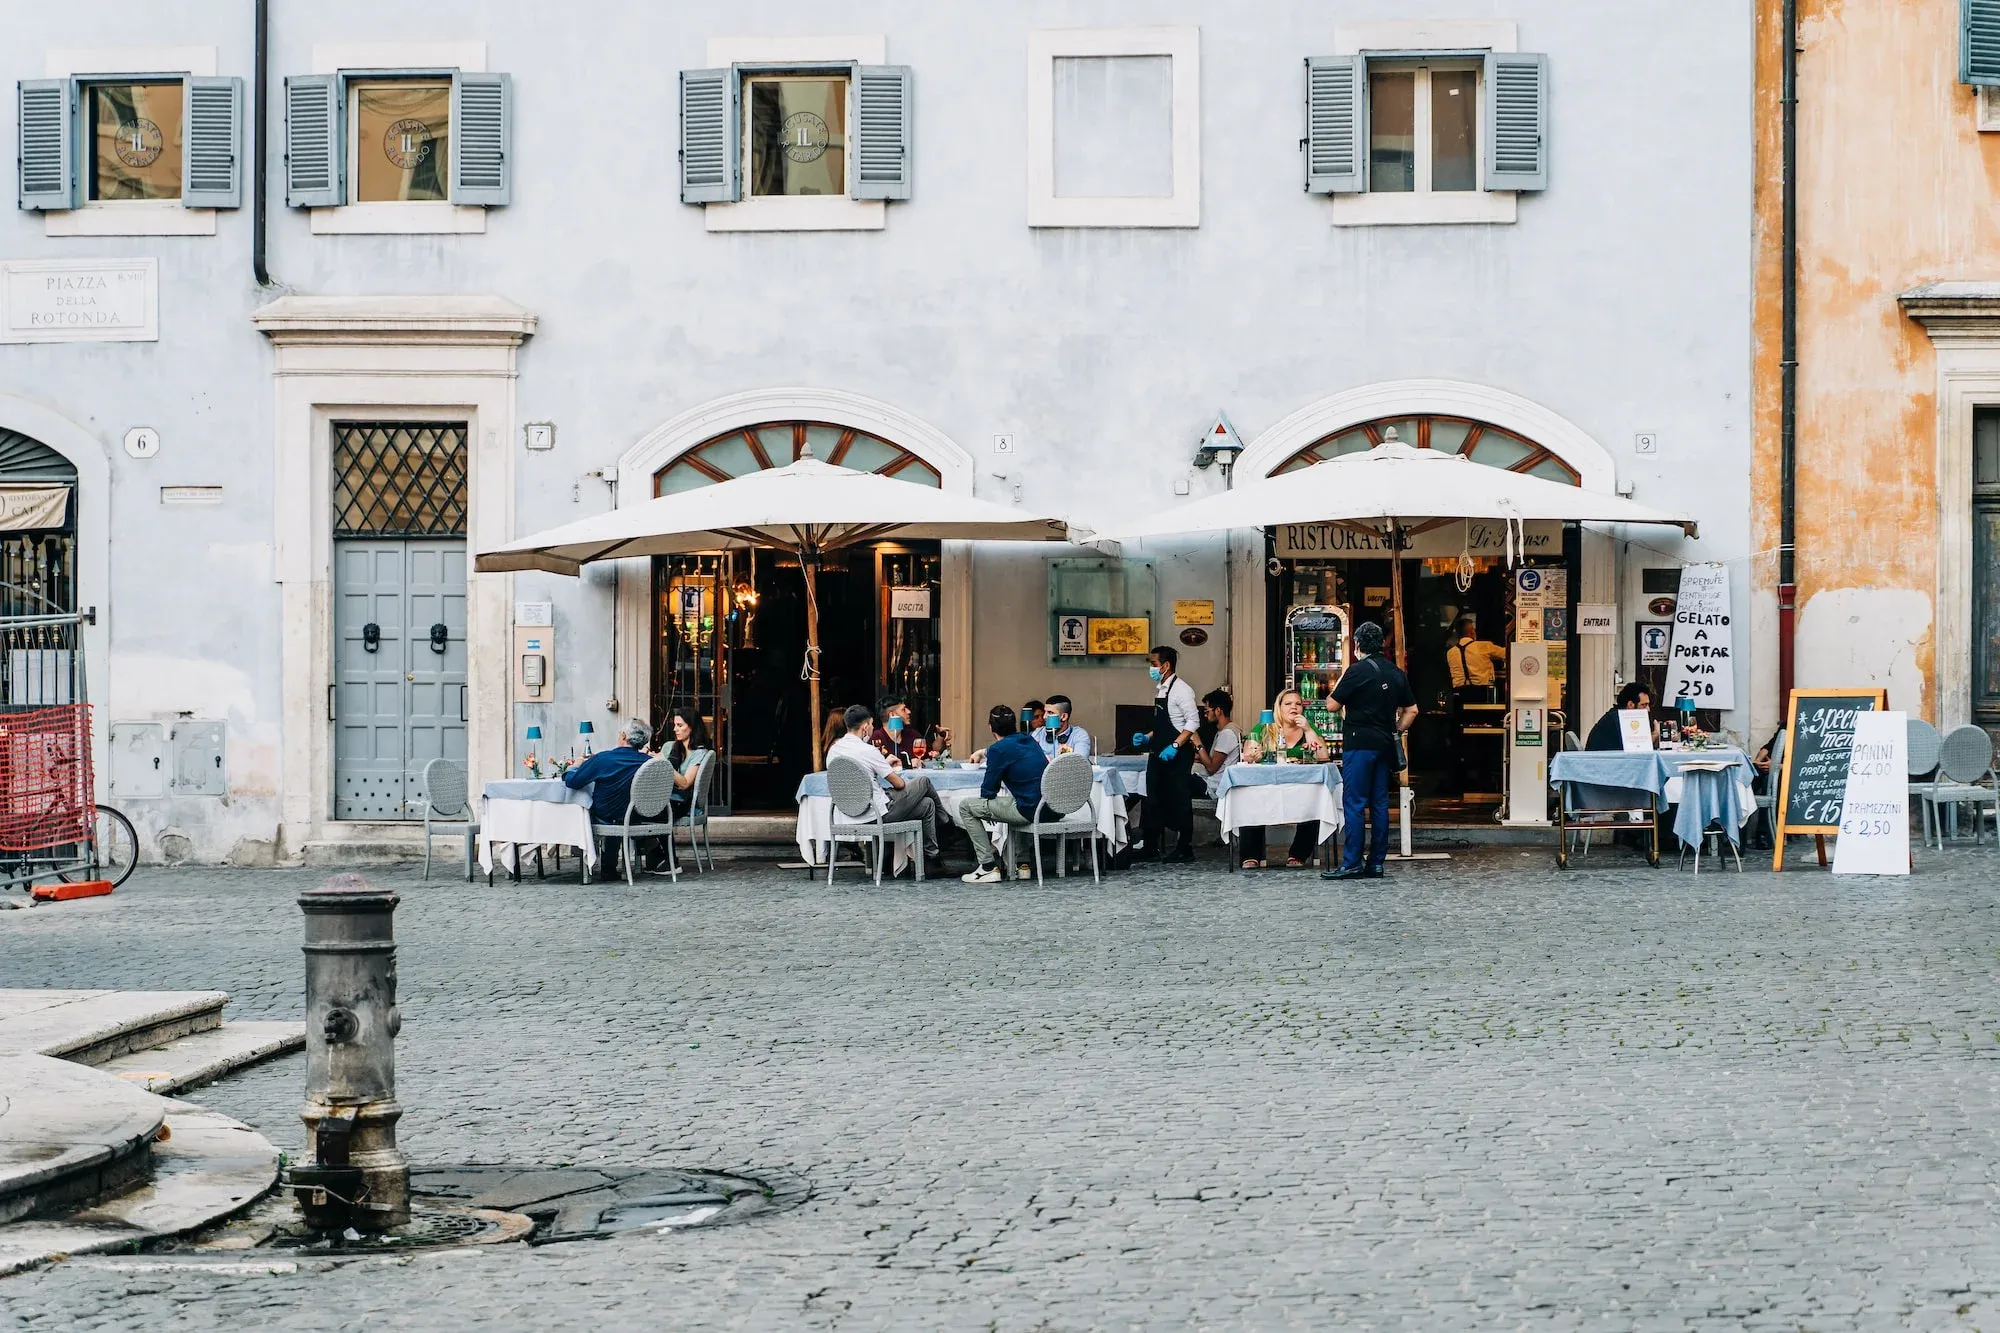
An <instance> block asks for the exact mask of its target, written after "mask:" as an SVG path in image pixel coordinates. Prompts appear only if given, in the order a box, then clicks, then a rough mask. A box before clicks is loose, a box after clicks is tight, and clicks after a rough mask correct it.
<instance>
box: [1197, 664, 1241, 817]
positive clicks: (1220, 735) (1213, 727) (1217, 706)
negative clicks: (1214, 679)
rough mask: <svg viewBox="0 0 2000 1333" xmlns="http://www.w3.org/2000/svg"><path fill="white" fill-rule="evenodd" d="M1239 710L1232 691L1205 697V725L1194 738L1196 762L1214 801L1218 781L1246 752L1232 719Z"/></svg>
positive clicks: (1209, 794) (1202, 717)
mask: <svg viewBox="0 0 2000 1333" xmlns="http://www.w3.org/2000/svg"><path fill="white" fill-rule="evenodd" d="M1235 707H1236V700H1235V698H1234V697H1233V696H1232V695H1231V694H1230V693H1229V691H1228V690H1210V691H1209V692H1208V693H1207V694H1204V695H1202V696H1201V723H1202V725H1201V730H1200V731H1197V732H1196V733H1195V735H1194V762H1195V765H1196V767H1198V768H1200V769H1201V780H1202V783H1203V785H1204V786H1205V787H1207V789H1208V796H1209V799H1210V800H1214V799H1215V779H1216V778H1217V777H1218V776H1219V775H1220V774H1221V773H1222V770H1223V769H1225V768H1227V767H1229V766H1230V765H1231V764H1233V763H1235V762H1236V760H1237V757H1238V756H1239V755H1241V754H1242V753H1243V740H1242V738H1241V737H1240V736H1238V735H1237V734H1236V722H1235V719H1234V718H1232V717H1231V716H1230V713H1231V712H1232V711H1233V710H1234V709H1235Z"/></svg>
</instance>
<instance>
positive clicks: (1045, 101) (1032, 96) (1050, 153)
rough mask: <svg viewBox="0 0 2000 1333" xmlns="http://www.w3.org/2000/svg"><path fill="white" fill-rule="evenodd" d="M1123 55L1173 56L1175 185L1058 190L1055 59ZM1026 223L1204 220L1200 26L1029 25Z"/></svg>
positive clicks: (1185, 223) (1177, 223) (1190, 223)
mask: <svg viewBox="0 0 2000 1333" xmlns="http://www.w3.org/2000/svg"><path fill="white" fill-rule="evenodd" d="M1119 56H1167V57H1168V58H1169V59H1170V60H1171V61H1172V62H1173V72H1172V76H1171V87H1172V89H1173V99H1172V100H1173V111H1172V120H1173V126H1172V134H1173V168H1174V192H1173V193H1172V194H1170V195H1159V196H1153V197H1140V198H1090V197H1076V196H1069V195H1057V194H1056V93H1055V69H1056V61H1057V60H1059V59H1073V58H1076V57H1086V58H1088V57H1113V58H1116V57H1119ZM1028 225H1029V226H1030V227H1199V226H1200V225H1201V29H1200V28H1196V27H1180V28H1037V29H1034V30H1032V31H1031V32H1029V33H1028Z"/></svg>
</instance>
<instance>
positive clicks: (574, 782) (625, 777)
mask: <svg viewBox="0 0 2000 1333" xmlns="http://www.w3.org/2000/svg"><path fill="white" fill-rule="evenodd" d="M620 740H621V741H622V742H623V743H622V744H619V745H614V746H613V747H612V748H610V749H609V750H599V751H598V752H597V753H596V754H594V755H592V756H590V758H588V759H586V760H584V761H583V762H582V763H580V764H575V765H573V766H572V767H571V768H570V770H569V772H567V773H565V774H563V785H564V786H565V787H571V788H576V789H579V790H580V789H582V788H584V787H589V788H590V822H591V823H593V824H623V823H624V822H625V807H626V806H628V805H629V804H631V801H632V775H633V774H635V773H637V772H638V771H639V769H640V768H641V767H642V766H643V765H644V764H645V763H646V761H647V760H649V759H651V758H652V757H653V756H652V755H650V754H648V753H646V747H647V746H648V745H650V744H652V742H653V729H652V728H651V727H649V726H647V725H646V724H645V723H644V722H641V721H640V720H639V719H638V718H636V717H635V718H633V719H632V720H631V721H629V722H627V723H626V724H625V733H624V735H623V736H622V737H620ZM648 841H650V839H648ZM617 847H618V844H617V843H615V842H614V843H611V844H610V845H609V849H608V850H607V851H606V852H605V854H604V858H603V860H602V861H601V862H600V863H599V867H598V868H599V870H600V871H602V872H603V873H605V874H609V873H610V872H612V871H613V870H616V869H617V868H618V852H617V850H616V849H617ZM634 848H635V850H636V848H637V844H636V843H635V844H634ZM634 868H635V869H636V868H637V867H634Z"/></svg>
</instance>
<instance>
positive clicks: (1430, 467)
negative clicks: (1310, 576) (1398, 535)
mask: <svg viewBox="0 0 2000 1333" xmlns="http://www.w3.org/2000/svg"><path fill="white" fill-rule="evenodd" d="M1457 519H1493V520H1503V521H1514V522H1522V523H1525V522H1528V521H1530V520H1533V519H1545V520H1561V521H1564V522H1571V523H1646V524H1655V525H1660V526H1665V527H1676V528H1679V529H1681V531H1683V532H1685V533H1686V534H1687V535H1688V536H1690V537H1692V536H1694V535H1695V521H1694V520H1693V519H1692V518H1689V517H1688V516H1687V515H1685V514H1676V513H1669V512H1668V511H1666V510H1662V509H1653V508H1650V507H1648V506H1646V505H1642V504H1639V503H1637V502H1635V501H1632V500H1627V499H1626V498H1624V497H1623V496H1620V495H1606V494H1604V493H1603V492H1601V491H1587V490H1584V489H1582V488H1581V487H1578V486H1565V485H1563V484H1562V483H1560V482H1554V481H1545V480H1543V479H1542V478H1540V477H1531V476H1528V475H1526V474H1525V473H1520V472H1508V471H1506V470H1505V469H1503V468H1496V467H1488V466H1486V465H1485V464H1482V463H1475V462H1473V461H1471V460H1470V459H1468V458H1463V457H1460V456H1459V455H1457V454H1448V453H1445V452H1443V451H1442V450H1437V449H1416V448H1412V447H1411V446H1409V445H1407V444H1399V443H1395V442H1393V441H1392V442H1388V443H1384V444H1378V445H1376V446H1375V447H1374V448H1373V449H1370V450H1368V451H1367V452H1366V453H1354V454H1345V455H1342V456H1341V457H1339V458H1335V459H1332V460H1330V461H1328V462H1325V463H1315V464H1313V465H1312V466H1311V467H1306V468H1300V469H1298V470H1297V471H1294V472H1282V473H1279V474H1277V475H1275V476H1270V477H1265V478H1264V479H1263V480H1261V481H1254V482H1251V483H1250V484H1248V485H1245V486H1238V487H1237V488H1235V489H1234V490H1230V491H1225V492H1223V493H1222V494H1220V495H1212V496H1209V497H1207V498H1206V499H1202V500H1196V501H1193V502H1192V503H1189V504H1183V505H1177V506H1175V507H1174V508H1172V509H1167V510H1163V511H1161V512H1160V513H1158V514H1154V515H1152V516H1151V517H1149V518H1143V519H1139V520H1137V521H1135V522H1132V523H1128V524H1122V525H1119V524H1114V525H1113V526H1112V528H1111V529H1110V530H1107V531H1105V532H1104V533H1102V534H1100V535H1101V537H1102V538H1103V539H1105V540H1109V541H1118V542H1129V541H1137V540H1139V539H1141V538H1145V537H1166V536H1173V535H1178V534H1183V533H1191V532H1218V531H1221V530H1223V529H1225V528H1263V527H1272V526H1275V525H1278V524H1284V523H1353V524H1365V525H1367V526H1368V527H1370V528H1373V529H1379V528H1382V527H1385V526H1386V525H1388V524H1389V523H1391V522H1393V523H1395V524H1397V525H1398V526H1399V527H1400V528H1401V529H1402V530H1403V531H1405V532H1415V531H1421V530H1423V529H1424V528H1426V527H1427V526H1429V525H1430V524H1432V523H1446V522H1451V521H1453V520H1457Z"/></svg>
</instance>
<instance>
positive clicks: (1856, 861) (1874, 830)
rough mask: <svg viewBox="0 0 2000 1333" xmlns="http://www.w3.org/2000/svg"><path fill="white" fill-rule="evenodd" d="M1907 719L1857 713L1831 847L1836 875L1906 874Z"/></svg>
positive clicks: (1908, 800) (1907, 836)
mask: <svg viewBox="0 0 2000 1333" xmlns="http://www.w3.org/2000/svg"><path fill="white" fill-rule="evenodd" d="M1909 716H1910V715H1909V714H1908V713H1857V714H1855V717H1854V743H1853V744H1852V745H1850V746H1849V747H1848V750H1847V789H1846V791H1845V792H1844V793H1843V795H1842V796H1841V801H1840V836H1839V837H1837V838H1835V839H1834V842H1833V873H1834V874H1836V875H1907V874H1909V873H1910V775H1909V753H1908V749H1909V743H1910V738H1909Z"/></svg>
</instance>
